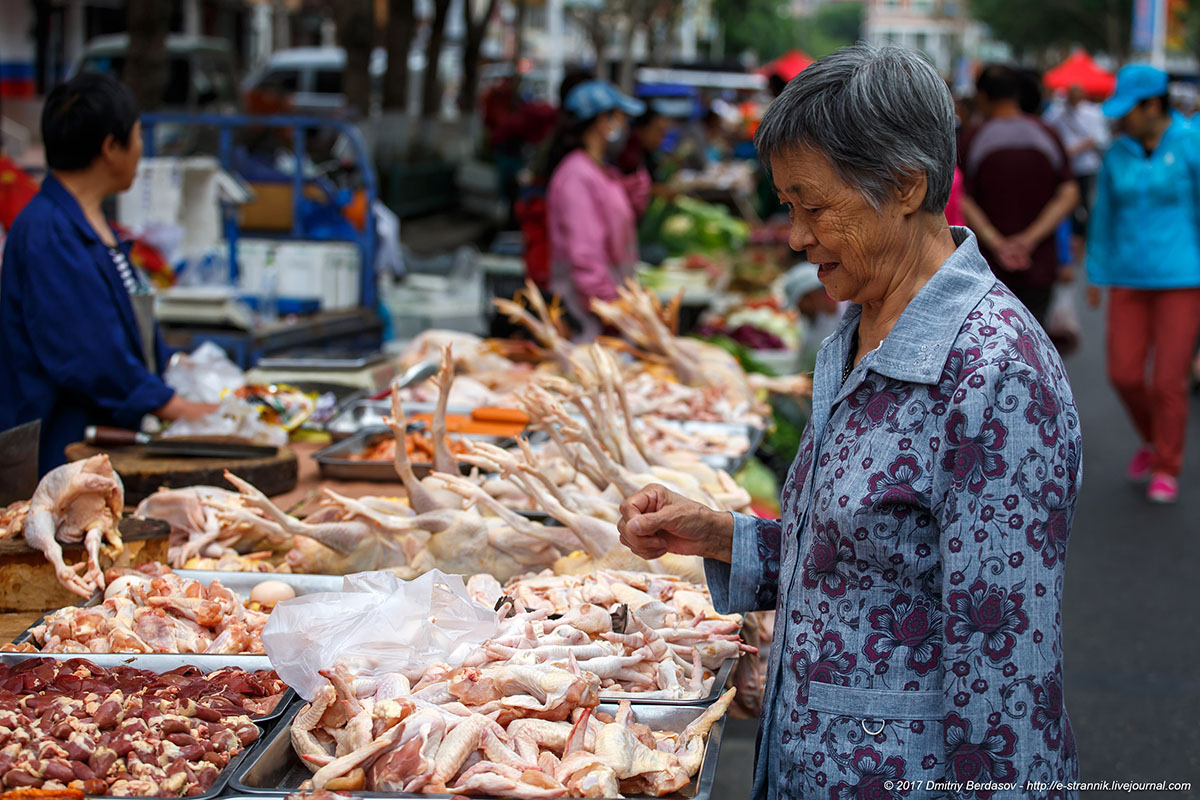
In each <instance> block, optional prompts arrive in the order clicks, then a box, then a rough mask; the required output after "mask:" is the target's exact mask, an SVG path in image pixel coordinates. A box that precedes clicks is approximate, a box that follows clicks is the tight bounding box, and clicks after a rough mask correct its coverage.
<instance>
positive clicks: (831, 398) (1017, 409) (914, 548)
mask: <svg viewBox="0 0 1200 800" xmlns="http://www.w3.org/2000/svg"><path fill="white" fill-rule="evenodd" d="M952 230H953V231H954V235H955V240H956V242H957V243H958V249H957V250H956V251H955V252H954V254H953V255H951V256H950V258H948V259H947V260H946V262H945V263H943V264H942V266H941V268H940V269H939V270H938V272H937V273H936V274H935V275H934V276H933V277H932V278H930V280H929V282H928V283H926V284H925V286H924V287H923V288H922V289H921V291H920V292H919V293H918V294H917V296H916V297H915V298H913V300H912V302H911V303H909V305H908V307H907V308H906V309H905V310H904V313H903V314H902V315H901V316H900V319H899V320H898V321H897V322H896V325H895V327H893V328H892V330H891V332H890V333H889V334H888V335H887V338H886V339H884V340H883V343H882V344H881V345H880V346H879V347H878V348H876V349H875V350H872V351H871V352H869V353H867V354H866V355H865V356H863V359H862V361H860V362H859V364H858V365H857V366H856V367H854V368H853V370H851V372H850V373H849V375H848V376H847V377H846V379H845V380H844V381H843V379H842V375H843V365H844V364H846V361H847V358H848V357H849V354H850V348H851V340H852V338H853V334H854V331H855V330H856V329H857V327H858V321H859V318H860V314H861V307H859V306H856V305H851V306H850V308H849V310H848V311H847V313H846V316H845V318H844V319H843V322H842V325H841V327H840V328H839V329H838V331H837V332H836V333H835V334H833V335H832V336H830V337H829V338H828V339H826V340H825V343H824V345H822V347H821V351H820V353H819V354H818V356H817V368H816V372H815V374H814V376H813V409H812V416H811V418H810V419H809V422H808V425H807V427H806V428H805V432H804V437H803V440H802V441H801V443H800V450H799V453H798V455H797V457H796V461H795V463H793V465H792V468H791V472H790V473H789V475H788V478H787V481H786V482H785V483H784V485H783V489H782V497H781V508H782V512H783V516H782V519H781V520H764V519H757V518H755V517H750V516H746V515H742V514H735V515H734V541H733V555H732V564H724V563H721V562H718V561H706V562H705V572H706V574H707V577H708V586H709V589H710V590H711V591H712V598H713V604H714V605H715V606H716V609H717V610H718V611H720V612H722V613H726V612H730V611H752V610H769V609H775V612H776V613H775V629H774V640H773V641H772V643H771V654H770V661H769V667H768V673H767V689H766V697H765V699H764V701H763V710H762V720H761V722H760V726H759V736H760V740H759V749H758V760H757V764H756V767H755V777H754V790H753V793H752V795H751V797H752V798H753V799H754V800H768V799H769V800H793V798H794V800H809V798H851V797H857V798H862V797H879V798H900V797H904V798H910V800H911V799H912V798H921V800H926V799H927V798H953V800H968V799H970V800H975V799H976V798H979V800H989V798H990V800H1018V799H1019V800H1027V799H1028V798H1049V797H1053V798H1069V797H1076V796H1078V793H1077V792H1075V791H1073V790H1068V791H1062V792H1056V791H1054V790H1053V787H1054V784H1056V783H1059V782H1063V783H1067V782H1070V781H1073V780H1075V779H1076V778H1077V777H1078V774H1079V773H1078V758H1077V755H1076V751H1075V739H1074V735H1073V734H1072V731H1071V724H1070V721H1069V718H1068V716H1067V710H1066V706H1065V705H1064V704H1063V673H1062V613H1061V612H1062V591H1063V577H1064V574H1065V569H1066V554H1067V539H1068V534H1069V532H1070V530H1071V520H1072V517H1073V515H1074V512H1075V498H1076V493H1077V491H1078V488H1079V485H1080V480H1081V458H1082V441H1081V437H1080V428H1079V416H1078V414H1077V412H1076V410H1075V402H1074V400H1073V398H1072V394H1071V387H1070V384H1069V383H1068V381H1067V373H1066V370H1065V369H1064V368H1063V364H1062V361H1061V360H1059V357H1058V353H1057V352H1056V351H1055V349H1054V345H1052V344H1051V343H1050V340H1049V339H1048V338H1047V337H1046V334H1045V332H1044V331H1043V330H1042V327H1041V326H1040V325H1039V324H1038V323H1037V321H1036V320H1035V319H1034V318H1033V317H1032V316H1031V315H1030V313H1029V311H1028V310H1027V309H1026V308H1025V307H1024V306H1022V305H1021V303H1020V301H1018V300H1017V299H1016V298H1015V297H1013V295H1012V292H1010V291H1009V290H1008V289H1007V288H1005V286H1004V285H1003V284H1001V283H999V282H998V281H997V280H996V278H995V276H993V275H992V272H991V270H990V269H988V265H987V262H985V261H984V260H983V256H981V255H980V253H979V248H978V247H977V245H976V240H975V237H974V235H972V234H971V233H970V232H969V231H967V229H966V228H952Z"/></svg>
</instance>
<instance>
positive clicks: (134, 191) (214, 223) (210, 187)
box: [117, 156, 246, 263]
mask: <svg viewBox="0 0 1200 800" xmlns="http://www.w3.org/2000/svg"><path fill="white" fill-rule="evenodd" d="M222 200H224V201H226V202H234V203H237V202H245V200H246V196H245V195H244V194H243V193H241V189H240V186H239V184H238V182H237V180H236V179H234V178H232V177H231V176H230V175H228V174H227V173H226V172H224V170H222V169H221V165H220V163H218V161H217V160H216V159H215V158H213V157H211V156H189V157H187V158H175V157H162V158H143V159H142V160H141V161H140V162H139V163H138V172H137V176H136V178H135V179H134V182H133V186H131V187H130V189H129V191H127V192H125V193H124V194H121V195H118V196H117V221H118V222H119V223H120V224H121V225H123V226H124V227H126V228H128V229H129V230H130V231H132V232H133V234H134V235H135V236H137V235H142V234H143V233H145V232H147V231H151V230H154V229H160V230H161V229H162V228H164V227H172V226H174V227H178V228H180V229H182V236H181V237H179V239H178V242H179V244H178V248H177V250H176V252H171V253H163V256H164V257H165V258H166V259H167V260H168V261H169V262H172V263H174V262H177V261H180V260H185V259H190V258H195V257H198V256H201V255H203V254H204V253H205V252H207V251H208V250H209V249H210V248H212V247H213V246H214V245H216V244H217V243H218V242H219V241H220V240H221V237H222V236H223V231H222V230H221V201H222ZM155 238H156V241H164V240H165V239H164V238H162V237H155Z"/></svg>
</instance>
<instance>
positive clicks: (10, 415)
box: [0, 175, 174, 474]
mask: <svg viewBox="0 0 1200 800" xmlns="http://www.w3.org/2000/svg"><path fill="white" fill-rule="evenodd" d="M120 247H121V248H122V250H123V251H124V252H125V256H126V258H128V257H129V243H128V242H122V243H121V244H120ZM155 336H156V339H157V342H156V355H157V360H158V364H157V372H158V373H161V372H162V370H163V368H164V366H165V365H166V359H167V358H168V357H169V356H170V352H169V350H168V349H167V346H166V343H165V342H163V340H162V334H161V333H160V332H159V331H158V329H157V328H156V329H155ZM173 394H174V390H172V389H171V388H170V387H168V386H167V385H166V383H164V382H163V380H162V378H160V377H159V375H158V374H155V373H154V372H151V371H150V370H149V369H147V366H146V363H145V361H144V358H143V356H142V345H141V337H140V335H139V334H138V326H137V320H136V318H135V317H134V312H133V304H132V302H131V301H130V299H129V292H128V291H127V290H126V288H125V285H124V284H123V283H122V282H121V276H120V274H119V273H118V272H117V268H116V265H115V264H113V259H112V254H111V253H110V252H109V249H108V247H107V246H106V245H105V244H104V243H103V242H102V241H100V237H99V236H97V235H96V232H95V231H94V230H93V229H92V226H91V225H90V224H88V221H87V219H86V218H85V217H84V214H83V209H82V208H80V206H79V203H78V202H77V201H76V200H75V197H74V196H73V195H72V194H71V193H70V192H68V191H67V189H66V187H64V186H63V185H62V183H60V182H59V181H58V179H57V178H55V177H54V176H53V175H50V176H48V177H47V178H46V180H45V181H44V182H43V183H42V189H41V191H40V192H38V194H37V195H36V196H35V197H34V198H33V199H32V200H31V201H30V202H29V205H27V206H26V207H25V209H24V210H23V211H22V212H21V214H20V215H19V216H18V217H17V219H16V221H14V222H13V226H12V230H11V231H9V233H8V240H7V241H6V242H5V245H4V259H3V262H2V264H0V430H6V429H8V428H11V427H13V426H14V425H20V424H22V423H25V422H30V421H32V420H35V419H40V420H41V421H42V434H41V440H40V448H39V456H38V471H39V474H44V473H45V472H47V471H48V470H50V469H52V468H54V467H56V466H58V465H59V464H62V463H64V461H65V460H66V456H65V454H64V452H63V451H64V449H65V448H66V446H67V445H68V444H70V443H71V442H77V441H80V440H81V439H82V438H83V430H84V428H85V427H86V426H88V425H117V426H120V427H124V428H136V427H138V425H139V423H140V421H141V418H142V416H143V415H145V414H148V413H150V412H151V411H154V410H155V409H157V408H161V407H162V406H163V405H165V404H166V403H167V401H168V400H170V399H171V396H172V395H173Z"/></svg>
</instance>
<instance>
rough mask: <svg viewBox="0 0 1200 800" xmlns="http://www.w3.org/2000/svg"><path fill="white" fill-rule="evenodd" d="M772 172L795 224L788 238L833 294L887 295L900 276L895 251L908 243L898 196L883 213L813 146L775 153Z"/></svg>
mask: <svg viewBox="0 0 1200 800" xmlns="http://www.w3.org/2000/svg"><path fill="white" fill-rule="evenodd" d="M771 173H772V175H773V177H774V180H775V191H776V192H777V193H778V195H779V200H780V202H781V203H783V204H784V206H786V207H787V209H788V217H789V219H790V220H791V224H792V231H791V237H790V239H789V242H788V243H789V244H790V245H791V247H792V249H793V250H796V251H801V250H803V251H805V253H806V256H805V257H806V258H807V259H808V260H809V261H811V262H812V263H814V264H816V265H817V268H818V273H817V274H818V276H819V277H820V279H821V283H822V284H824V286H825V290H826V291H827V292H828V293H829V296H830V297H831V298H833V299H834V300H839V301H840V300H849V301H851V302H854V303H860V304H865V303H871V302H876V301H879V300H882V299H883V298H884V297H885V296H886V295H887V293H888V290H889V287H890V285H891V281H892V280H893V278H894V274H893V272H892V268H891V266H892V258H891V256H892V255H893V254H895V253H896V252H898V250H899V249H900V247H901V245H902V233H903V214H902V212H901V210H900V209H899V207H898V203H897V201H896V200H895V199H889V200H888V202H887V204H885V205H884V206H883V208H882V209H881V211H880V212H878V213H877V212H876V211H875V209H873V208H872V207H871V205H870V204H869V203H868V202H867V199H866V197H864V196H863V194H862V193H861V192H859V191H858V190H857V189H855V188H853V187H851V186H849V185H847V184H846V183H845V182H844V181H843V180H842V179H841V178H840V177H838V175H837V173H836V172H835V171H834V169H833V167H832V165H830V163H829V160H828V159H827V158H826V157H825V155H824V154H823V153H819V152H817V151H815V150H812V149H809V148H796V149H793V150H789V151H785V152H784V153H781V154H780V155H777V156H775V157H774V158H772V159H771Z"/></svg>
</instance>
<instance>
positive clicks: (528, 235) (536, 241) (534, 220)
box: [513, 197, 550, 290]
mask: <svg viewBox="0 0 1200 800" xmlns="http://www.w3.org/2000/svg"><path fill="white" fill-rule="evenodd" d="M513 210H514V212H515V213H516V216H517V221H518V222H519V223H521V234H522V235H523V236H524V237H525V275H526V276H527V277H528V278H529V279H530V280H532V281H533V282H534V283H536V284H537V285H538V288H540V289H543V290H545V289H548V288H549V287H550V230H549V227H548V226H547V224H546V198H544V197H531V198H529V199H527V200H518V201H517V202H516V204H514V206H513Z"/></svg>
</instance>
